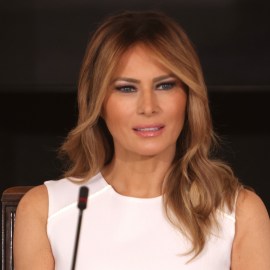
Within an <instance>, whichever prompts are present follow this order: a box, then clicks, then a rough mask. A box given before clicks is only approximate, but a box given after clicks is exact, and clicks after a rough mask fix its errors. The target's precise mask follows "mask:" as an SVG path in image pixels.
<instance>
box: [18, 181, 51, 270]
mask: <svg viewBox="0 0 270 270" xmlns="http://www.w3.org/2000/svg"><path fill="white" fill-rule="evenodd" d="M47 216H48V193H47V188H46V186H44V185H41V186H37V187H34V188H33V189H31V190H30V191H28V192H27V193H26V194H25V195H24V196H23V198H22V199H21V201H20V203H19V205H18V208H17V211H16V221H15V230H14V264H15V267H16V269H18V270H24V269H25V270H26V269H27V270H30V269H46V270H48V269H54V259H53V255H52V251H51V246H50V242H49V239H48V236H47Z"/></svg>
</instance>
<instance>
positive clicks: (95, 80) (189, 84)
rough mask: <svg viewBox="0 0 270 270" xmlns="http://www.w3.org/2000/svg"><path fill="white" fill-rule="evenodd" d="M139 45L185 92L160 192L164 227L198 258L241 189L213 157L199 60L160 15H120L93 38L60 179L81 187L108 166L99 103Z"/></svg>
mask: <svg viewBox="0 0 270 270" xmlns="http://www.w3.org/2000/svg"><path fill="white" fill-rule="evenodd" d="M137 43H143V44H144V45H146V46H147V47H148V48H150V49H151V51H152V52H153V53H155V54H156V56H157V57H158V59H159V60H160V62H161V63H162V64H163V65H164V67H166V68H167V69H168V70H170V71H171V72H172V73H173V74H174V75H175V76H176V77H178V78H179V79H180V80H181V81H182V82H183V83H184V85H185V86H186V88H187V108H186V110H187V112H186V119H185V124H184V128H183V130H182V132H181V134H180V136H179V138H178V140H177V143H176V154H175V157H174V161H173V163H172V165H171V168H170V171H169V172H168V174H167V176H166V179H165V180H164V186H163V198H164V207H165V210H166V214H167V216H168V218H169V220H170V221H171V222H172V224H174V225H175V226H176V227H177V228H178V229H179V230H181V231H182V233H184V235H186V236H187V237H188V238H189V239H190V241H191V243H192V248H191V250H190V251H189V252H187V254H189V253H193V255H194V256H197V255H198V254H199V253H200V252H201V251H202V249H203V247H204V245H205V242H206V241H207V238H208V237H209V236H210V234H211V230H212V229H213V227H214V226H215V225H218V224H217V219H216V211H217V209H223V208H225V207H227V208H228V209H229V210H230V211H232V210H233V207H234V201H235V196H236V193H237V191H238V189H239V188H240V187H241V185H240V183H239V182H238V180H237V179H236V177H235V176H234V174H233V172H232V170H231V169H230V167H229V166H228V165H226V164H225V163H224V162H221V161H219V160H216V159H214V158H213V157H211V154H212V150H213V147H214V145H215V144H216V136H215V134H214V132H213V128H212V122H211V116H210V111H209V106H208V97H207V89H206V86H205V82H204V78H203V74H202V69H201V66H200V62H199V59H198V57H197V54H196V52H195V50H194V48H193V45H192V44H191V42H190V40H189V38H188V37H187V35H186V34H185V32H184V31H183V29H182V28H181V27H180V26H179V25H178V24H177V22H176V21H174V20H173V19H172V18H170V17H168V16H166V15H164V14H162V13H159V12H150V11H148V12H123V13H120V14H118V15H114V16H111V17H109V18H107V19H106V20H105V21H104V22H103V24H101V25H100V26H99V28H98V29H97V31H96V32H95V33H94V34H93V36H92V38H91V40H90V42H89V44H88V47H87V50H86V53H85V57H84V60H83V64H82V68H81V72H80V79H79V85H78V107H79V116H78V123H77V126H76V127H75V128H74V129H73V130H72V131H71V132H70V133H69V135H68V136H67V139H66V141H65V142H64V144H63V145H62V147H61V153H62V154H63V155H65V156H67V157H68V160H69V167H68V169H67V171H66V173H65V176H66V177H72V178H79V179H82V180H87V179H89V178H90V177H92V176H93V175H95V174H96V173H97V172H99V171H100V170H101V169H102V168H103V167H104V166H105V165H106V164H108V163H110V161H111V160H112V157H113V155H114V145H113V140H112V136H111V134H110V132H109V131H108V129H107V127H106V124H105V122H104V120H103V119H102V117H101V110H102V104H103V101H104V99H105V96H106V92H107V89H108V86H109V84H110V81H111V79H112V75H113V72H114V70H115V69H116V67H117V64H118V61H119V59H120V57H121V56H122V55H123V53H124V52H125V51H127V50H128V49H129V48H130V47H131V46H134V45H135V44H137Z"/></svg>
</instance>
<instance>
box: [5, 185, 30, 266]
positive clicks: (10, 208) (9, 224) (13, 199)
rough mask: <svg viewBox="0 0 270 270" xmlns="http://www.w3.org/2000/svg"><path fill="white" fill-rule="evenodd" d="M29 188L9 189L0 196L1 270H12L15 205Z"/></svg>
mask: <svg viewBox="0 0 270 270" xmlns="http://www.w3.org/2000/svg"><path fill="white" fill-rule="evenodd" d="M31 188H32V187H31V186H22V187H11V188H8V189H6V190H5V191H4V192H3V194H2V198H1V201H2V270H13V269H14V266H13V232H14V223H15V213H16V208H17V205H18V203H19V201H20V199H21V198H22V196H23V195H24V194H25V193H26V192H27V191H28V190H29V189H31Z"/></svg>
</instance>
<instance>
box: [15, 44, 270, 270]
mask: <svg viewBox="0 0 270 270" xmlns="http://www.w3.org/2000/svg"><path fill="white" fill-rule="evenodd" d="M161 76H162V77H161ZM123 78H125V79H123ZM127 78H129V79H128V81H127ZM131 79H132V80H131ZM172 81H174V82H175V83H174V84H171V82H172ZM168 82H169V83H168ZM172 85H173V86H172ZM165 88H166V89H165ZM127 91H128V92H127ZM185 107H186V93H185V91H184V90H183V87H182V84H181V82H180V81H178V80H177V79H176V78H175V77H173V76H172V74H170V72H168V70H166V69H165V68H164V67H163V66H162V65H161V64H160V63H159V62H158V61H157V59H156V58H155V56H154V55H153V54H151V52H150V51H149V50H148V49H147V48H145V47H144V46H143V45H137V46H135V47H133V48H132V49H130V50H129V51H127V52H126V53H125V54H124V55H123V57H122V58H121V59H120V65H119V68H118V69H117V70H116V72H115V74H114V76H113V80H112V83H111V85H110V87H109V89H108V95H107V97H106V100H105V102H104V105H103V112H102V116H103V118H104V120H105V121H106V123H107V125H108V128H109V130H110V132H111V134H112V136H113V139H114V144H115V156H114V158H113V160H112V162H111V163H110V164H109V165H108V166H107V167H105V168H104V169H103V170H102V174H103V176H104V177H105V178H106V180H107V182H108V183H109V184H111V185H112V186H113V187H114V189H115V190H116V191H117V192H119V193H120V194H123V195H126V196H134V197H155V196H159V195H160V194H161V187H162V183H163V179H164V177H165V175H166V173H167V171H168V168H169V166H170V164H171V162H172V159H173V156H174V153H175V142H176V139H177V137H178V136H179V134H180V132H181V130H182V127H183V123H184V117H185ZM176 120H177V121H176ZM157 126H158V127H162V129H161V131H160V130H158V131H153V134H152V135H151V130H150V131H149V130H148V131H145V130H144V131H142V130H141V131H138V130H137V129H136V128H138V127H144V128H145V127H151V128H153V127H157ZM134 129H135V130H134ZM47 213H48V194H47V190H46V187H45V186H44V185H43V186H38V187H35V188H33V189H32V190H30V191H29V192H28V193H27V194H26V195H25V196H24V197H23V199H22V200H21V202H20V204H19V206H18V208H17V214H16V226H15V235H14V257H15V268H16V270H32V269H33V270H34V269H35V270H36V269H40V270H43V269H44V270H45V269H46V270H52V269H54V259H53V255H52V251H51V247H50V243H49V240H48V237H47V233H46V225H47ZM269 254H270V222H269V216H268V214H267V211H266V208H265V206H264V204H263V202H262V201H261V199H260V198H259V197H258V196H257V195H256V194H254V193H253V192H250V191H247V190H242V191H241V192H240V193H239V196H238V200H237V205H236V234H235V239H234V243H233V249H232V263H231V269H232V270H254V269H260V270H269V269H270V256H269Z"/></svg>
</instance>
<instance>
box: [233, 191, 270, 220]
mask: <svg viewBox="0 0 270 270" xmlns="http://www.w3.org/2000/svg"><path fill="white" fill-rule="evenodd" d="M254 217H258V219H259V220H264V219H267V220H269V215H268V213H267V210H266V207H265V205H264V203H263V201H262V199H261V198H260V197H259V196H258V195H257V194H256V193H255V192H252V191H249V190H247V189H243V190H241V191H240V192H239V196H238V199H237V205H236V218H237V219H238V220H239V219H241V220H242V219H244V220H246V219H250V218H254Z"/></svg>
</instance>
